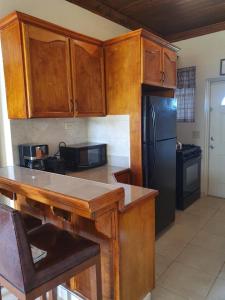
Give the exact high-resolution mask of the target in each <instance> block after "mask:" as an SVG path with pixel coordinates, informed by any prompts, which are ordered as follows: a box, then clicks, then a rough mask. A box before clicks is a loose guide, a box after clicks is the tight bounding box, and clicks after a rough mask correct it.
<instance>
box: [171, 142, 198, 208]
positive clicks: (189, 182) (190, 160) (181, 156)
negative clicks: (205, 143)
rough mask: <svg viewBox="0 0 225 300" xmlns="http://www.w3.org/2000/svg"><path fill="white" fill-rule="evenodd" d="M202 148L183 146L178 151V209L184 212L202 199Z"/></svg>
mask: <svg viewBox="0 0 225 300" xmlns="http://www.w3.org/2000/svg"><path fill="white" fill-rule="evenodd" d="M201 153H202V151H201V148H200V147H199V146H195V145H188V144H186V145H185V144H183V145H182V149H181V150H177V201H176V202H177V209H180V210H184V209H185V208H187V207H188V206H190V205H191V204H192V203H193V202H194V201H196V200H197V199H199V198H200V191H201Z"/></svg>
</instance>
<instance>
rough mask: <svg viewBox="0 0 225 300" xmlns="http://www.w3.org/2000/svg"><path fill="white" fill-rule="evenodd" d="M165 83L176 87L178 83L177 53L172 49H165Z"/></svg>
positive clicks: (168, 86) (170, 86)
mask: <svg viewBox="0 0 225 300" xmlns="http://www.w3.org/2000/svg"><path fill="white" fill-rule="evenodd" d="M163 72H164V74H163V75H164V77H163V85H164V86H165V87H167V88H174V89H175V88H176V85H177V54H176V52H174V51H171V50H170V49H167V48H164V49H163Z"/></svg>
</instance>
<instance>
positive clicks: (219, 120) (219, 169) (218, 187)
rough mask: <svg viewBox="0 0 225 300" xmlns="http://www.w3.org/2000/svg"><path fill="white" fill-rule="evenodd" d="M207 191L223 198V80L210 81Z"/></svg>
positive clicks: (224, 155) (224, 143) (224, 141)
mask: <svg viewBox="0 0 225 300" xmlns="http://www.w3.org/2000/svg"><path fill="white" fill-rule="evenodd" d="M208 193H209V195H212V196H217V197H223V198H225V81H217V82H213V83H211V95H210V131H209V189H208Z"/></svg>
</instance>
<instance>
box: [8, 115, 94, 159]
mask: <svg viewBox="0 0 225 300" xmlns="http://www.w3.org/2000/svg"><path fill="white" fill-rule="evenodd" d="M10 123H11V135H12V143H13V155H14V163H15V164H17V163H18V145H19V144H24V143H38V144H42V143H43V144H48V145H49V152H50V155H53V154H55V153H56V152H57V150H58V144H59V142H61V141H64V142H65V143H67V144H75V143H81V142H85V141H86V140H87V134H88V129H87V126H88V124H87V121H86V120H85V119H73V118H71V119H70V118H68V119H32V120H16V121H11V122H10ZM66 124H69V126H68V127H69V129H65V125H66Z"/></svg>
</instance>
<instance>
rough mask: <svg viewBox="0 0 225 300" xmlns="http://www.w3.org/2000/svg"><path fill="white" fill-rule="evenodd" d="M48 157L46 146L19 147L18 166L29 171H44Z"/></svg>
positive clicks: (30, 145) (26, 145) (28, 145)
mask: <svg viewBox="0 0 225 300" xmlns="http://www.w3.org/2000/svg"><path fill="white" fill-rule="evenodd" d="M47 157H48V145H41V144H22V145H19V159H20V166H21V167H26V168H30V169H37V170H45V159H46V158H47Z"/></svg>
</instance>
